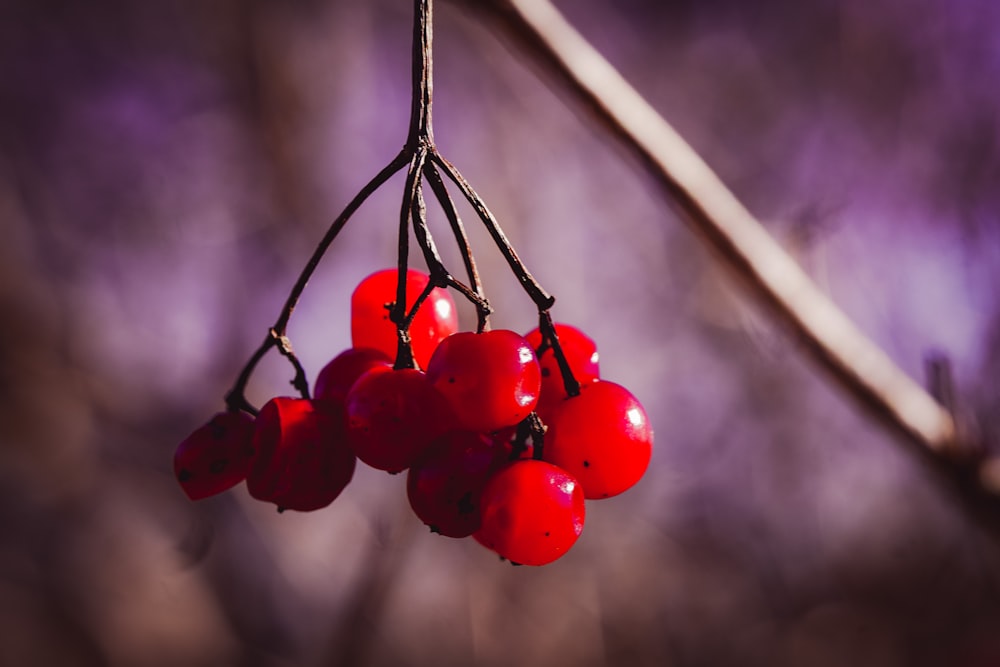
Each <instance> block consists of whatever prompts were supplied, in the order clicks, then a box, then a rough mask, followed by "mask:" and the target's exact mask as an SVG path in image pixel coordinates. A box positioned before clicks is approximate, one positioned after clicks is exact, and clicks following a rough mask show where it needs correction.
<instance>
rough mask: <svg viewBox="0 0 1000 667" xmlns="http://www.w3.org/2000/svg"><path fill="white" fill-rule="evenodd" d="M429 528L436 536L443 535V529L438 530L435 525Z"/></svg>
mask: <svg viewBox="0 0 1000 667" xmlns="http://www.w3.org/2000/svg"><path fill="white" fill-rule="evenodd" d="M427 527H428V528H430V529H431V532H432V533H434V534H435V535H440V534H441V529H440V528H438V527H437V526H435V525H428V526H427Z"/></svg>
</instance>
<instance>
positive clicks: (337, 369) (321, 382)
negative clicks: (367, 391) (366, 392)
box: [313, 347, 392, 406]
mask: <svg viewBox="0 0 1000 667" xmlns="http://www.w3.org/2000/svg"><path fill="white" fill-rule="evenodd" d="M377 366H378V367H382V366H384V367H385V368H386V369H388V368H391V367H392V358H391V357H389V356H388V355H386V354H385V353H384V352H382V351H380V350H376V349H374V348H370V347H352V348H349V349H346V350H344V351H343V352H341V353H340V354H338V355H337V356H336V357H334V358H333V360H332V361H331V362H330V363H328V364H327V365H326V366H324V367H323V370H321V371H320V372H319V375H317V376H316V384H315V386H314V387H313V400H314V401H316V402H317V403H323V404H325V403H333V404H335V405H339V406H343V405H344V402H345V401H346V400H347V392H348V391H349V390H350V388H351V385H353V384H354V383H355V382H356V381H357V379H358V378H359V377H361V376H362V375H364V374H365V373H366V372H368V371H369V370H371V369H372V368H375V367H377Z"/></svg>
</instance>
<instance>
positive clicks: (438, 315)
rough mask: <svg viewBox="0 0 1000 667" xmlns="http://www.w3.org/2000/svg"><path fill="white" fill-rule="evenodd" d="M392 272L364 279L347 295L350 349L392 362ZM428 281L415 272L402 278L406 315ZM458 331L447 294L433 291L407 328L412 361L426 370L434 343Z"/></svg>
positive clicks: (393, 328) (394, 273) (393, 357)
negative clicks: (382, 355)
mask: <svg viewBox="0 0 1000 667" xmlns="http://www.w3.org/2000/svg"><path fill="white" fill-rule="evenodd" d="M397 275H398V274H397V272H396V269H386V270H384V271H378V272H377V273H373V274H372V275H370V276H368V277H367V278H365V279H364V280H362V281H361V283H360V284H359V285H358V286H357V288H355V290H354V293H353V294H352V295H351V340H352V342H353V345H354V347H370V348H374V349H376V350H380V351H381V352H383V353H385V354H386V355H388V356H389V357H390V358H391V359H395V358H396V349H397V341H398V337H397V334H396V325H395V324H394V323H393V322H392V321H391V320H390V319H389V306H391V305H392V304H393V303H395V301H396V277H397ZM428 282H430V277H429V276H428V275H427V274H426V273H423V272H421V271H417V270H416V269H409V270H408V271H407V274H406V308H407V311H409V309H410V308H412V307H413V304H414V302H415V301H416V300H417V297H418V296H420V293H421V292H423V290H424V288H425V287H427V283H428ZM456 331H458V312H457V311H456V309H455V301H454V299H452V298H451V295H450V294H449V293H448V291H447V290H445V289H442V288H440V287H436V288H434V290H433V291H431V293H430V296H428V297H427V300H426V301H424V302H423V303H422V304H421V306H420V308H419V309H418V310H417V313H416V315H415V316H414V317H413V321H412V322H411V324H410V340H411V345H412V347H413V358H414V360H415V361H416V362H417V365H418V366H420V367H421V368H426V367H427V363H428V361H429V360H430V358H431V354H432V353H433V352H434V349H435V348H436V347H437V345H438V343H440V342H441V341H442V340H444V339H445V338H446V337H448V336H450V335H451V334H453V333H455V332H456Z"/></svg>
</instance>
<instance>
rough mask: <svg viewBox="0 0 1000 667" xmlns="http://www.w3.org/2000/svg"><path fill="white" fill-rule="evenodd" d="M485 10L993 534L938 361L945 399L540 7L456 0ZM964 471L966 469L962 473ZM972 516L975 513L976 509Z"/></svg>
mask: <svg viewBox="0 0 1000 667" xmlns="http://www.w3.org/2000/svg"><path fill="white" fill-rule="evenodd" d="M457 1H458V2H459V4H461V5H464V6H468V7H471V8H473V9H475V10H478V11H480V12H484V13H485V14H486V15H487V18H488V19H489V20H490V21H491V22H493V23H495V24H497V25H500V26H501V27H502V28H503V29H504V30H505V31H506V33H507V34H508V35H509V36H511V37H512V38H513V39H514V40H515V41H516V43H517V44H518V45H519V46H520V47H521V48H522V49H523V50H524V52H525V53H526V54H527V55H528V57H530V58H532V59H534V60H535V61H536V62H537V63H538V64H539V65H541V66H542V67H543V68H544V69H545V70H547V71H548V73H549V74H551V75H552V76H553V77H554V78H555V79H556V80H557V81H558V82H559V83H560V84H561V85H563V86H565V87H566V88H568V89H569V91H570V92H571V94H572V96H573V101H574V102H578V103H579V104H580V105H581V106H584V107H585V108H587V109H588V110H589V111H590V112H591V113H592V115H593V116H594V117H595V118H596V119H597V120H598V121H599V122H600V124H601V125H602V126H603V127H604V128H605V130H606V131H607V132H608V133H609V134H610V135H612V136H613V137H614V138H615V139H616V140H617V141H619V142H621V143H622V144H623V145H624V146H625V148H626V149H627V150H628V151H629V152H630V153H632V154H633V155H634V156H635V157H636V158H638V159H639V161H640V162H641V163H642V165H643V166H644V167H645V168H646V169H647V170H648V171H649V172H650V173H651V174H652V176H653V177H654V178H655V179H656V180H657V182H659V183H660V184H661V185H662V187H663V189H664V191H665V192H666V194H667V195H668V198H669V200H670V203H671V204H673V205H674V206H675V207H677V208H678V209H679V210H680V212H681V213H682V215H683V216H684V218H685V219H686V220H688V221H689V222H690V223H691V225H692V227H693V228H694V230H695V231H696V232H698V233H699V234H700V235H701V236H702V237H703V238H704V239H705V241H706V242H707V243H708V244H709V245H710V246H711V248H712V249H713V250H714V251H715V252H716V254H717V256H718V257H720V258H721V259H722V261H723V263H724V264H725V265H726V266H727V267H728V268H729V269H731V270H732V271H733V273H735V275H736V277H737V279H738V281H739V282H740V283H741V284H742V285H743V286H745V287H746V288H747V289H748V291H749V292H750V293H751V294H752V295H753V296H755V297H757V298H758V299H759V300H760V301H762V302H763V303H765V304H767V305H769V306H770V307H771V308H772V312H773V313H774V314H775V315H776V316H777V317H778V318H779V319H780V320H781V321H782V322H783V323H784V324H785V325H786V326H788V327H789V328H790V329H791V330H792V331H793V332H794V334H795V339H796V341H797V342H798V343H800V344H801V345H802V347H803V348H804V349H805V350H806V351H807V352H808V353H809V354H811V356H812V357H813V358H814V359H815V360H816V361H817V362H819V364H820V365H821V366H822V368H823V369H824V370H826V371H828V372H829V373H830V375H831V377H832V378H834V379H835V380H836V381H837V382H838V383H839V384H840V385H841V386H842V387H843V389H844V390H846V391H847V392H848V393H849V394H851V395H853V396H854V397H855V398H856V399H857V400H858V401H859V402H860V404H861V405H862V406H863V407H864V408H865V409H867V410H869V411H870V412H872V413H873V414H875V415H876V416H877V417H878V418H880V419H881V420H882V421H883V422H884V423H886V424H887V425H888V426H889V427H890V428H892V429H893V430H894V431H896V432H898V433H901V434H903V435H904V436H905V438H906V440H908V441H909V442H912V443H916V444H918V445H919V446H920V447H922V448H923V449H924V450H925V451H923V452H921V454H926V453H928V452H929V453H931V454H933V457H934V460H935V461H936V463H937V464H938V465H939V466H940V467H941V468H942V469H944V471H945V472H946V473H947V474H948V475H956V476H957V481H958V483H959V484H960V486H962V487H965V488H963V491H965V492H966V493H965V494H964V497H965V499H966V500H967V501H969V502H972V503H988V504H989V505H990V508H989V509H988V512H989V513H990V514H989V515H988V516H987V517H986V518H987V519H988V520H989V522H990V523H991V524H992V526H993V529H994V530H995V531H997V533H998V534H1000V502H998V501H997V498H995V497H987V495H988V494H1000V488H998V487H997V486H995V485H993V484H991V483H990V480H991V473H990V470H992V468H993V467H995V465H996V464H995V462H994V461H993V460H992V459H988V458H986V456H985V452H984V448H983V444H982V443H981V442H978V441H976V440H975V439H974V438H975V437H976V435H978V433H977V431H976V430H975V428H974V427H965V428H961V429H960V428H959V425H958V424H956V420H955V402H954V387H953V386H951V381H950V379H947V380H946V381H945V385H946V386H944V387H941V382H942V376H941V374H940V372H939V371H940V369H942V368H943V367H944V366H943V364H944V363H945V362H942V361H941V360H938V361H930V362H929V369H930V371H931V374H932V377H929V378H928V381H929V382H930V383H934V384H935V385H936V386H938V387H939V388H940V389H941V393H942V394H944V395H947V396H949V397H950V400H949V401H948V404H947V405H942V404H941V403H939V402H938V400H935V397H934V396H932V395H931V394H930V393H928V391H925V390H924V389H923V388H921V387H920V386H919V385H918V384H917V383H916V382H914V381H913V380H912V379H911V378H910V377H909V376H907V375H906V374H905V373H904V372H903V371H902V370H900V369H899V367H897V366H896V364H895V363H893V361H892V360H891V359H890V358H889V356H888V355H887V354H886V353H885V352H884V351H883V350H882V349H881V348H879V347H878V346H877V345H876V344H875V343H874V342H872V341H871V340H870V339H868V338H867V337H866V336H865V335H864V334H863V333H862V332H861V331H860V330H859V329H858V328H857V327H856V326H855V325H854V324H853V323H852V322H851V320H850V319H849V318H848V317H847V316H846V315H845V314H844V313H843V312H842V311H841V310H840V309H839V308H838V307H837V306H836V305H835V304H834V303H833V301H831V300H830V298H828V297H827V296H826V295H825V294H824V293H823V292H822V291H821V290H820V289H819V288H818V287H817V286H816V285H815V283H813V281H812V280H811V279H810V277H809V276H808V275H807V274H806V273H805V272H804V271H803V270H802V269H801V268H800V267H799V265H798V264H797V263H796V262H795V260H794V259H792V257H791V256H790V255H789V254H788V253H787V252H785V250H783V249H782V247H781V246H780V245H779V244H778V242H777V241H775V240H774V238H773V237H772V236H771V235H770V234H769V233H768V232H767V230H766V229H765V228H764V226H763V225H761V223H760V222H758V221H757V220H756V219H755V218H754V216H753V214H751V213H750V212H749V211H748V210H747V209H746V208H745V207H744V206H743V204H742V203H741V202H740V201H739V200H738V199H737V198H736V197H735V196H734V195H733V193H732V192H731V191H730V190H729V189H728V188H727V187H726V186H725V185H724V184H723V183H722V181H721V180H720V179H719V178H718V176H716V174H715V173H714V172H713V171H712V170H711V168H710V167H709V166H708V165H707V164H706V163H705V162H704V160H703V159H702V158H701V157H700V156H699V155H698V154H697V153H696V152H695V151H694V149H693V148H691V146H690V145H689V144H688V143H687V142H685V141H684V139H683V138H682V137H681V136H680V135H679V134H677V132H675V131H674V129H673V128H672V127H671V126H670V124H669V123H668V122H667V121H666V120H665V119H664V118H663V117H662V116H660V115H659V114H658V113H657V111H656V110H655V109H654V108H653V107H652V106H651V105H650V104H649V103H648V102H646V100H645V99H643V97H642V96H641V95H640V94H639V93H638V92H637V91H636V90H635V89H634V88H633V87H632V86H631V85H630V84H629V83H628V81H626V80H625V79H624V78H623V77H622V76H621V75H620V74H619V73H618V72H617V71H616V70H615V68H614V67H613V66H612V65H611V64H610V63H609V62H608V61H607V60H605V59H604V58H603V57H602V56H601V54H600V53H599V52H598V51H597V50H596V49H594V48H593V47H592V46H591V45H590V44H589V43H588V42H587V41H586V39H585V38H584V37H583V36H582V35H580V33H579V32H577V31H576V29H575V28H574V27H573V26H572V25H571V24H570V23H569V22H568V21H566V19H565V18H564V17H563V16H562V15H561V14H560V13H559V11H558V10H557V9H556V7H555V6H553V5H552V4H551V3H550V2H549V1H548V0H457ZM970 468H971V470H970ZM978 509H980V508H977V511H978Z"/></svg>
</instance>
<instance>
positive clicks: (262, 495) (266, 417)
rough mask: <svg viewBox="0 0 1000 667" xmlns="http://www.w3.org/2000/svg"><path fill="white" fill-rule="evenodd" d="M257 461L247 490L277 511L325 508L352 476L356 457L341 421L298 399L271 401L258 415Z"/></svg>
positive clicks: (248, 477)
mask: <svg viewBox="0 0 1000 667" xmlns="http://www.w3.org/2000/svg"><path fill="white" fill-rule="evenodd" d="M253 442H254V446H255V447H256V449H257V452H258V454H257V458H256V460H255V462H254V465H253V467H252V468H251V469H250V474H249V475H247V489H248V490H249V491H250V495H251V496H253V497H254V498H257V499H258V500H265V501H269V502H273V503H274V504H275V505H277V506H278V508H279V509H282V510H284V509H292V510H298V511H301V512H308V511H311V510H316V509H320V508H322V507H326V506H327V505H329V504H330V503H332V502H333V501H334V499H335V498H336V497H337V496H339V495H340V493H341V491H343V490H344V487H346V486H347V484H348V482H350V481H351V477H353V475H354V468H355V466H356V459H355V457H354V452H353V451H352V450H351V448H350V446H348V444H347V434H346V431H345V428H344V422H343V413H340V417H339V418H338V417H337V416H335V415H333V414H331V413H330V412H329V411H327V410H320V409H317V407H316V405H315V404H314V403H313V402H312V401H310V400H307V399H303V398H286V397H280V398H273V399H271V400H270V401H268V402H267V403H266V404H265V405H264V407H263V408H261V411H260V414H259V415H257V428H256V430H255V432H254V436H253Z"/></svg>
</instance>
